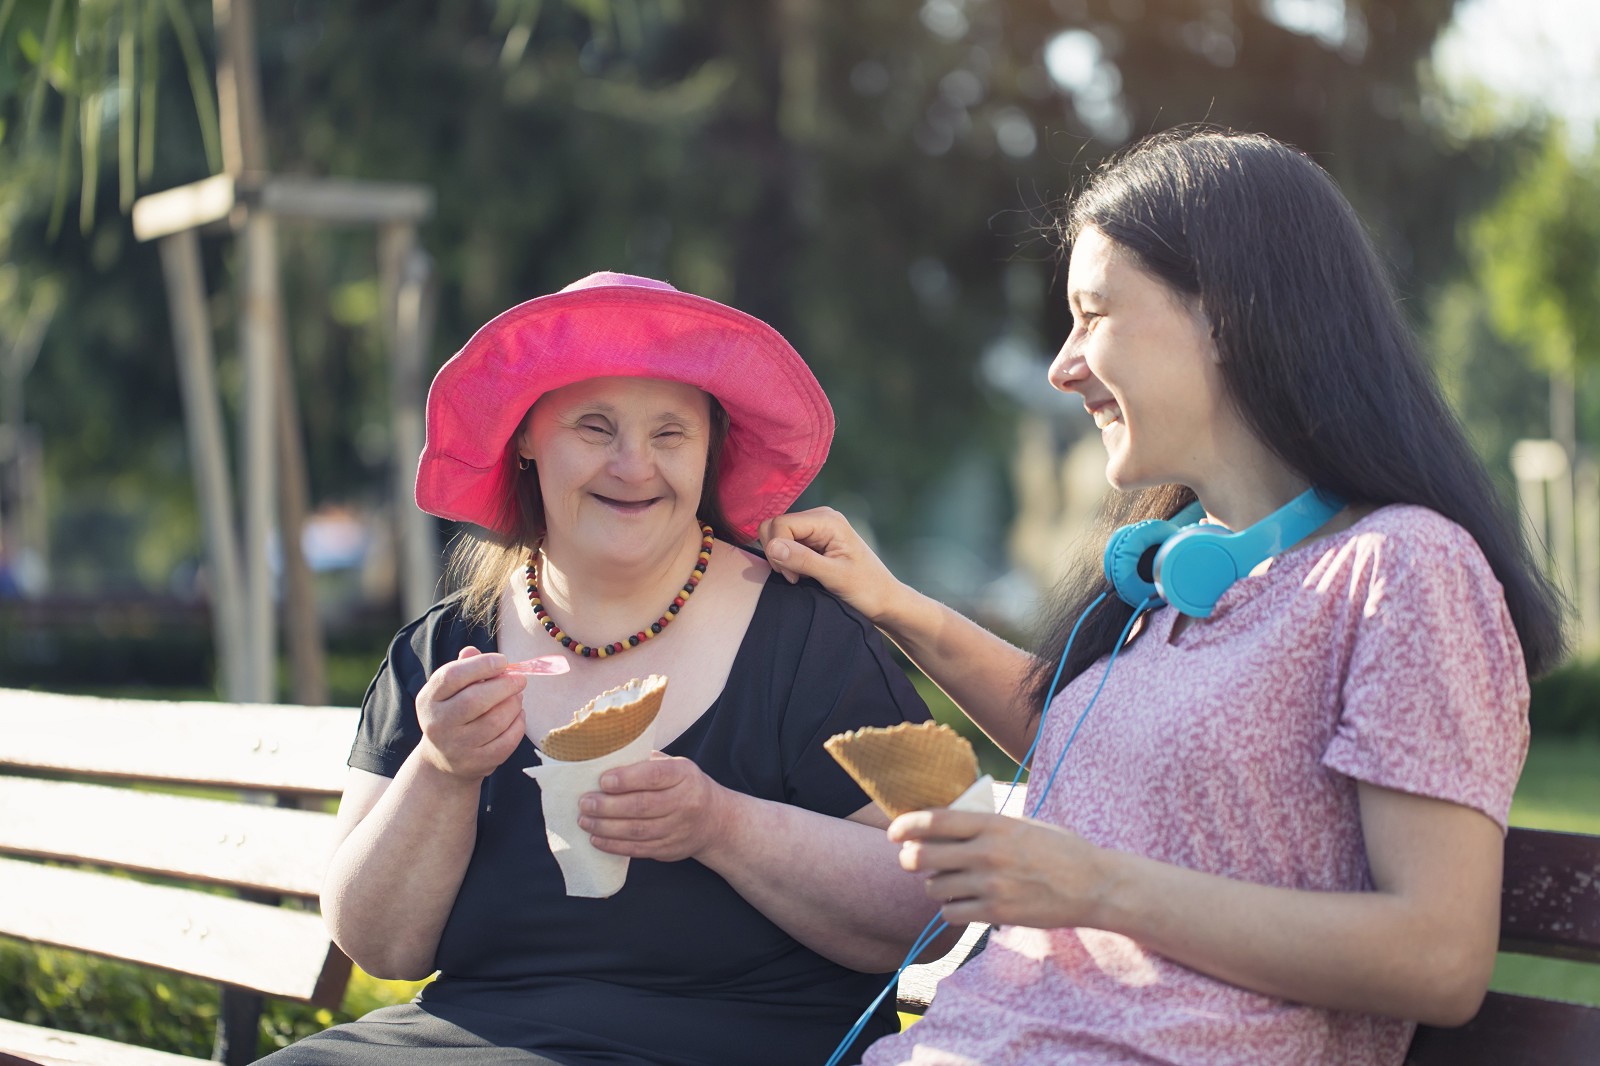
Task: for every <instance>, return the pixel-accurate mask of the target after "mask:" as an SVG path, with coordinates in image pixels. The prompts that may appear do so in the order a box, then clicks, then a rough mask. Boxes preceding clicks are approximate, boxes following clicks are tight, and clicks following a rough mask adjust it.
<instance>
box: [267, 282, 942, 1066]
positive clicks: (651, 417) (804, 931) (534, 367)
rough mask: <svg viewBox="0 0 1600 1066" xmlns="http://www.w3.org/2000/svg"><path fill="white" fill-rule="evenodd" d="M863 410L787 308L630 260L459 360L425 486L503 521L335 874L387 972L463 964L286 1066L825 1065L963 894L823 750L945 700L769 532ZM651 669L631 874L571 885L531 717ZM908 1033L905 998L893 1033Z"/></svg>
mask: <svg viewBox="0 0 1600 1066" xmlns="http://www.w3.org/2000/svg"><path fill="white" fill-rule="evenodd" d="M832 434H833V414H832V411H831V409H830V408H829V406H828V402H827V400H826V398H825V397H824V396H823V394H822V390H821V389H820V388H819V386H818V385H817V382H816V380H815V379H814V378H813V377H812V375H811V372H810V371H809V370H808V369H807V368H806V365H805V363H804V362H803V361H802V360H801V359H800V357H799V356H798V355H797V354H796V353H795V351H794V350H793V349H792V348H791V347H790V346H789V345H788V343H787V342H785V341H784V339H783V338H782V337H781V336H779V335H778V334H777V333H776V332H775V331H774V330H772V329H771V328H770V327H768V326H766V325H765V324H763V323H761V322H759V321H757V320H755V319H753V318H751V317H749V316H748V315H744V314H742V313H740V312H738V311H735V310H733V309H731V308H728V307H725V306H723V305H721V304H718V303H715V302H713V301H711V300H707V299H703V298H700V297H697V296H692V295H690V294H687V293H682V292H679V291H677V290H676V289H674V288H672V287H671V286H669V285H666V284H664V283H661V282H657V281H650V280H647V279H643V278H635V277H629V276H626V275H619V274H596V275H592V276H590V277H588V278H585V279H584V280H582V281H580V282H577V283H576V284H574V285H571V286H569V287H567V288H566V289H563V290H562V291H561V292H559V293H556V294H554V295H550V296H545V297H541V298H539V299H535V300H531V301H529V302H527V303H524V304H521V305H519V306H517V307H514V308H512V309H511V310H509V311H506V312H505V313H504V314H501V315H500V316H499V317H497V318H495V319H494V320H493V321H492V322H490V323H489V324H488V325H486V326H484V327H483V328H482V329H481V330H479V331H478V333H477V334H476V335H475V336H474V337H473V338H472V339H471V340H470V341H469V342H468V343H467V345H466V347H465V348H463V349H462V350H461V351H460V352H459V353H458V354H457V355H456V356H455V357H454V358H453V359H451V360H450V361H449V362H448V363H447V364H446V365H445V366H444V367H443V368H442V369H441V370H440V371H439V374H438V376H437V377H436V378H435V379H434V382H433V387H432V389H431V390H430V392H429V395H428V409H427V445H426V447H425V448H424V450H423V454H422V460H421V464H420V466H419V469H418V472H417V503H418V505H419V506H421V507H422V508H423V509H424V510H426V511H428V512H430V513H432V514H435V515H438V516H440V517H444V518H450V519H455V520H458V521H461V522H467V523H471V524H472V525H474V526H476V527H479V528H480V529H481V530H482V531H483V532H482V534H481V535H479V536H477V537H476V538H473V539H471V540H470V541H468V542H467V545H466V547H465V549H464V550H460V551H458V554H457V559H456V563H457V571H458V573H459V574H460V575H461V578H462V581H461V585H462V588H461V591H460V592H458V593H457V594H455V595H452V596H450V597H448V598H447V599H445V600H444V601H443V602H441V603H439V604H438V605H436V606H435V607H434V608H433V609H432V610H430V611H429V612H428V613H427V614H426V615H425V616H424V617H422V618H420V619H418V620H417V621H415V622H413V623H412V624H410V625H408V626H407V627H406V628H405V629H403V630H402V631H401V632H400V634H399V635H398V637H397V638H396V639H395V641H394V643H393V645H392V646H391V648H390V650H389V654H388V658H387V660H386V661H385V663H384V664H383V666H382V668H381V669H380V670H379V672H378V676H377V678H376V679H375V680H374V681H373V683H372V687H371V689H370V690H369V691H368V694H367V697H366V700H365V702H364V704H363V708H362V718H361V725H360V730H359V733H358V735H357V738H356V741H355V745H354V748H353V750H352V752H351V756H350V767H351V770H350V781H349V784H348V786H347V788H346V791H345V795H344V801H343V803H342V804H341V806H340V811H339V817H340V824H341V827H342V837H341V843H340V844H339V846H338V848H337V851H336V853H335V855H334V857H333V861H332V864H331V868H330V872H329V876H328V881H327V888H326V890H325V891H324V894H323V913H324V915H325V916H326V918H327V921H328V923H329V925H330V926H331V928H332V929H333V932H334V936H335V938H336V939H337V941H338V943H339V945H340V946H341V947H342V948H343V949H344V950H345V951H346V952H347V953H348V954H349V955H350V957H351V958H352V959H353V960H355V962H356V963H358V964H359V965H360V966H361V967H362V968H363V969H365V970H367V971H368V972H369V973H372V974H375V975H378V976H381V977H391V978H410V979H417V978H422V977H426V976H427V975H429V974H431V973H434V972H435V971H438V972H439V976H438V978H437V979H436V980H435V981H433V982H432V983H431V984H429V985H427V986H425V987H424V989H423V991H422V993H421V994H420V995H419V996H418V998H417V1000H416V1001H415V1002H414V1003H412V1004H409V1005H406V1006H401V1007H392V1008H387V1009H384V1010H380V1011H377V1012H375V1013H373V1014H371V1015H369V1016H367V1017H366V1018H364V1019H362V1020H360V1021H358V1022H354V1023H350V1024H348V1025H343V1026H338V1027H336V1028H334V1029H332V1030H329V1031H328V1032H326V1033H323V1034H320V1035H318V1036H316V1037H312V1038H310V1039H308V1040H305V1041H302V1042H300V1043H299V1044H296V1045H294V1046H292V1047H290V1048H287V1049H285V1050H284V1051H281V1052H278V1053H277V1054H275V1055H273V1056H271V1057H270V1060H269V1061H271V1062H273V1063H275V1064H278V1066H283V1064H290V1063H319V1064H320V1063H351V1064H358V1063H360V1064H364V1063H375V1064H376V1063H382V1064H384V1066H394V1064H401V1066H404V1064H407V1063H417V1064H424V1063H429V1064H431V1063H439V1062H448V1063H473V1064H477V1063H484V1064H487V1063H496V1064H498V1063H519V1064H530V1066H536V1064H544V1063H558V1064H563V1066H580V1064H591V1063H592V1064H599V1063H607V1064H620V1063H641V1064H642V1063H652V1064H685V1066H687V1064H691V1063H694V1064H729V1063H738V1062H749V1061H761V1062H766V1063H807V1064H810V1063H818V1062H821V1061H822V1060H823V1059H824V1058H826V1057H827V1054H828V1051H829V1049H830V1048H832V1047H833V1045H834V1044H835V1042H836V1041H837V1040H838V1039H839V1037H840V1035H841V1034H842V1033H844V1032H845V1031H846V1030H847V1029H848V1028H849V1027H850V1023H851V1022H852V1021H853V1020H854V1019H855V1017H856V1015H857V1014H858V1013H859V1012H860V1011H861V1010H862V1009H863V1008H864V1007H865V1006H866V1005H867V1004H868V1003H869V1002H870V1001H871V999H872V998H873V996H874V995H875V994H876V992H877V991H878V990H879V988H880V987H881V985H882V980H883V978H882V976H881V975H882V973H883V972H885V971H889V970H892V969H893V968H894V966H895V965H896V963H897V962H898V961H899V959H900V957H901V955H902V954H903V953H904V951H905V950H906V948H907V946H909V945H910V943H911V942H912V940H913V939H914V938H915V936H916V934H917V932H918V931H919V930H920V929H921V927H922V925H923V923H924V922H925V921H926V920H927V918H928V917H929V916H930V915H931V914H932V913H933V911H932V907H931V905H930V904H928V903H926V902H925V901H924V898H923V895H922V891H921V885H920V882H919V880H918V879H916V878H914V877H912V876H911V875H908V874H906V873H904V872H903V871H901V870H900V869H899V868H898V866H897V864H896V862H895V858H894V852H895V847H894V845H892V844H891V843H890V842H889V841H888V840H887V839H886V838H885V836H884V833H883V829H884V828H885V826H886V825H887V821H886V819H885V818H884V817H883V816H882V815H881V813H880V812H879V811H878V810H877V808H876V807H874V806H872V805H871V804H869V803H868V801H867V798H866V796H865V795H864V794H863V793H862V792H861V791H860V790H859V788H857V786H856V785H855V784H854V783H853V782H852V781H851V780H850V779H849V778H848V777H847V776H846V775H845V773H844V772H843V771H842V770H841V769H840V768H839V767H838V766H837V765H836V764H835V763H834V761H833V760H832V758H831V757H830V756H828V755H827V754H826V753H825V752H824V750H823V748H822V741H823V740H825V739H826V738H827V737H829V736H830V735H832V734H834V733H837V732H840V731H843V730H848V729H854V728H857V727H860V726H866V725H879V726H884V725H892V724H894V723H897V722H901V721H907V720H910V721H921V720H925V719H926V718H927V717H928V712H927V709H926V707H925V706H924V705H923V703H922V701H921V700H920V699H919V698H918V696H917V695H916V692H915V690H914V689H913V688H912V687H911V685H910V683H909V682H908V681H907V679H906V677H905V675H904V673H903V672H902V671H901V670H900V669H899V668H898V667H897V666H896V664H895V663H894V661H893V660H892V659H891V658H890V657H889V655H888V654H887V653H886V651H885V648H884V646H883V644H882V642H881V640H880V638H879V637H878V634H877V632H876V631H875V630H874V629H873V627H872V626H871V625H870V624H868V623H867V622H866V621H865V620H863V619H862V618H861V616H860V615H858V614H857V613H855V612H854V611H852V610H851V609H849V608H847V607H845V606H843V605H841V604H840V603H839V602H838V601H837V600H835V599H834V598H833V597H831V596H830V595H828V594H827V593H825V592H824V591H822V590H821V589H820V588H819V587H818V586H815V585H810V584H807V585H800V586H794V585H791V584H790V583H788V582H786V581H784V580H782V579H781V578H777V577H776V576H775V575H774V574H773V572H772V570H771V569H770V568H769V567H768V565H767V564H766V562H765V561H764V560H763V559H762V558H760V557H759V556H757V555H753V554H751V553H749V552H747V551H745V550H743V549H742V548H741V547H740V545H742V544H749V543H751V542H752V540H753V537H754V534H755V531H756V529H757V527H758V526H759V524H760V523H761V522H762V521H763V520H765V519H768V518H771V517H773V516H775V515H778V514H781V513H782V512H783V511H784V510H785V509H786V508H787V507H788V506H789V505H790V504H792V503H793V502H794V500H795V499H796V497H798V496H799V494H800V492H801V491H802V490H803V489H804V488H805V487H806V485H807V484H808V483H809V482H810V481H811V479H812V477H813V476H814V475H815V474H816V472H817V470H818V469H819V467H820V466H821V465H822V462H823V459H824V458H825V457H826V455H827V451H828V445H829V442H830V440H831V438H832ZM550 656H558V657H560V660H561V661H560V662H558V665H560V666H565V667H567V669H565V670H564V671H559V672H551V673H548V674H547V675H546V676H539V677H536V678H534V677H530V676H528V675H526V674H523V673H519V672H516V671H515V670H508V665H509V664H515V663H519V662H522V661H525V660H539V659H548V657H550ZM650 674H661V675H665V676H667V677H668V678H669V680H670V684H669V685H668V687H667V690H666V695H665V700H664V702H663V705H662V709H661V711H660V714H659V716H658V717H657V719H656V724H655V734H654V747H655V748H656V749H657V750H656V752H655V753H654V755H653V756H652V757H650V758H649V759H648V760H646V761H643V762H637V763H633V764H631V765H624V766H621V767H618V768H616V769H613V770H609V771H607V772H606V773H605V774H604V776H603V777H602V778H601V789H600V791H597V792H592V793H588V794H586V795H584V796H583V797H582V800H581V803H580V804H579V810H580V812H581V813H580V816H579V823H578V824H579V828H580V830H581V831H582V832H584V833H587V834H588V835H589V838H590V840H591V842H592V843H593V844H594V845H595V847H596V848H598V849H599V851H601V852H604V853H609V854H612V855H619V856H628V857H630V863H629V866H628V868H627V873H626V878H625V881H624V882H623V884H622V887H621V888H620V890H617V891H615V893H614V894H612V895H609V896H606V897H603V898H590V897H586V896H580V895H568V894H567V891H566V888H565V887H564V882H563V876H562V872H561V870H560V869H558V866H557V862H556V860H555V858H554V857H553V856H552V854H551V848H550V846H549V845H548V844H547V842H546V836H545V823H544V818H543V812H542V810H541V796H540V786H539V784H538V783H537V782H536V781H535V780H534V779H532V778H531V777H530V776H529V775H526V774H524V772H523V771H524V769H525V768H527V767H529V766H533V765H536V764H538V763H539V762H540V759H539V755H538V754H537V753H536V752H535V750H534V748H533V745H532V743H531V741H530V738H541V737H543V735H544V734H545V733H546V732H547V731H549V730H551V729H553V728H555V727H557V726H560V725H562V724H565V723H566V722H567V721H569V720H570V719H571V717H572V714H573V712H574V710H576V709H577V708H579V707H581V706H582V705H584V704H585V703H586V702H587V701H588V700H589V699H590V698H591V697H593V696H595V695H596V694H598V693H600V692H602V691H604V690H607V689H610V688H612V687H614V686H617V685H621V684H623V683H625V682H627V681H628V680H629V679H631V678H641V677H645V676H647V675H650ZM894 1027H895V1015H894V1013H893V1004H892V1002H891V1003H889V1004H888V1005H887V1007H886V1008H880V1009H879V1010H878V1012H877V1014H876V1015H875V1019H874V1022H873V1024H872V1026H870V1027H869V1030H868V1032H869V1035H871V1036H876V1035H881V1034H882V1033H885V1032H888V1031H890V1030H892V1029H893V1028H894ZM756 1048H759V1049H760V1050H759V1052H756V1051H754V1050H753V1049H756ZM752 1056H753V1057H752Z"/></svg>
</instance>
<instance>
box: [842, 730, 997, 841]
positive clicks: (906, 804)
mask: <svg viewBox="0 0 1600 1066" xmlns="http://www.w3.org/2000/svg"><path fill="white" fill-rule="evenodd" d="M822 746H823V747H824V748H825V749H827V752H828V754H829V755H832V756H833V757H834V759H836V760H837V761H838V763H839V765H840V766H843V767H844V768H845V770H846V771H847V772H848V773H849V774H850V776H851V777H853V778H855V781H856V784H858V785H860V786H861V788H862V790H863V791H864V792H866V794H867V795H868V796H870V797H871V798H872V801H873V802H874V803H876V804H877V805H878V806H879V807H882V808H883V810H884V813H885V814H887V815H888V816H889V817H890V818H898V817H900V815H902V814H905V813H906V812H907V811H922V810H928V809H930V808H934V807H946V806H949V804H950V803H951V801H953V800H955V799H956V798H957V797H959V796H960V795H961V794H962V793H963V792H965V791H967V789H969V788H970V787H971V786H972V784H973V782H975V781H976V780H977V779H978V757H977V755H976V754H974V753H973V750H972V745H971V744H969V743H968V742H967V739H966V738H965V737H963V736H962V735H961V734H959V733H957V732H956V731H955V730H954V729H951V728H950V727H949V726H946V725H940V724H938V723H936V722H923V723H921V724H919V725H912V724H911V723H910V722H901V723H900V724H899V725H894V726H890V727H889V728H887V729H880V728H877V727H867V728H864V729H855V730H851V731H850V732H848V733H838V734H835V735H834V736H831V737H829V738H828V739H827V740H826V741H824V742H823V745H822Z"/></svg>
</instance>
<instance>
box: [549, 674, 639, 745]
mask: <svg viewBox="0 0 1600 1066" xmlns="http://www.w3.org/2000/svg"><path fill="white" fill-rule="evenodd" d="M666 691H667V679H666V678H665V677H662V676H661V675H660V674H651V675H650V676H649V677H645V678H637V677H636V678H634V679H633V680H632V681H629V682H628V683H627V684H626V685H618V686H617V687H616V688H613V689H607V690H606V691H604V692H602V693H600V695H598V696H596V697H595V698H594V699H592V700H590V701H589V702H588V703H586V704H584V705H583V706H582V707H580V708H578V713H577V714H575V715H573V716H572V721H571V722H569V723H567V724H566V725H564V726H561V727H560V728H558V729H552V730H550V732H548V733H546V734H545V735H544V739H543V740H541V741H540V742H539V743H538V744H537V745H536V747H537V748H538V749H539V750H540V751H541V752H543V753H544V754H546V755H548V756H550V757H551V758H553V759H560V760H561V761H562V762H583V761H585V760H587V759H598V758H599V757H600V756H602V755H610V754H611V753H612V752H614V751H619V750H621V749H622V748H625V747H627V745H628V744H629V743H630V742H632V741H633V740H635V739H636V738H637V737H639V736H640V735H641V734H643V733H644V731H645V730H646V729H648V728H650V724H651V723H652V722H654V721H655V720H656V715H657V714H659V713H660V712H661V698H662V697H663V696H664V695H666Z"/></svg>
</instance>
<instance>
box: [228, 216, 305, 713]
mask: <svg viewBox="0 0 1600 1066" xmlns="http://www.w3.org/2000/svg"><path fill="white" fill-rule="evenodd" d="M239 247H240V252H241V259H242V260H243V264H242V265H243V270H242V271H241V275H242V280H243V284H242V286H241V294H240V295H241V299H240V301H239V319H240V322H239V325H240V330H239V351H240V354H241V355H242V356H243V359H244V413H243V418H242V419H241V425H240V429H241V432H242V436H243V440H244V444H243V447H242V449H241V451H242V453H243V457H244V477H243V482H244V545H245V567H244V574H245V612H246V617H245V632H246V634H247V639H248V641H249V663H250V666H249V673H248V675H247V676H248V681H249V684H248V687H247V692H248V693H249V695H248V699H249V700H251V701H252V702H256V703H275V702H277V658H278V657H277V647H278V639H277V638H278V634H277V626H276V624H275V622H274V618H275V616H276V611H275V610H274V606H275V604H274V596H273V582H272V573H271V570H270V568H269V567H268V551H269V545H270V537H271V533H272V529H273V525H274V521H273V519H274V517H275V508H274V503H275V500H276V495H277V494H276V491H275V486H276V484H277V471H276V465H277V464H276V463H275V462H274V459H275V453H276V445H277V440H276V430H277V425H278V422H277V417H276V416H277V411H276V405H277V402H278V400H277V392H278V389H277V383H278V370H277V367H276V366H274V365H273V364H274V363H275V362H276V354H277V353H276V349H275V345H274V344H273V336H272V334H273V316H274V314H275V313H276V308H277V306H278V303H277V301H278V291H277V290H278V276H277V262H278V254H277V232H276V229H275V223H274V222H273V220H272V218H271V216H269V215H267V214H266V213H264V212H261V211H251V212H250V213H249V215H248V217H247V218H246V220H245V225H244V232H243V233H242V234H241V235H240V242H239ZM290 535H294V536H298V531H294V532H292V533H291V532H290V531H284V535H282V536H280V537H279V540H280V541H285V540H287V539H288V537H289V536H290Z"/></svg>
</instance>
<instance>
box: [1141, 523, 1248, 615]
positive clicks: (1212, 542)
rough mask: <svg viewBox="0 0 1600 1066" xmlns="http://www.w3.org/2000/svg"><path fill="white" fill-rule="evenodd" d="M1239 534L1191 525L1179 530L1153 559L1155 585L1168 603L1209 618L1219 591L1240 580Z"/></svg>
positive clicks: (1221, 591)
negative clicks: (1237, 553)
mask: <svg viewBox="0 0 1600 1066" xmlns="http://www.w3.org/2000/svg"><path fill="white" fill-rule="evenodd" d="M1237 541H1238V534H1235V533H1230V532H1228V531H1227V530H1226V529H1221V528H1216V529H1212V528H1207V527H1204V526H1194V527H1191V528H1189V529H1184V530H1180V531H1179V532H1178V533H1177V534H1176V535H1174V536H1173V537H1172V538H1171V539H1169V540H1168V541H1167V542H1166V543H1165V544H1163V545H1162V546H1161V550H1160V551H1158V552H1157V553H1156V558H1155V585H1156V589H1157V592H1158V595H1160V596H1161V598H1162V599H1164V600H1166V601H1167V603H1168V604H1169V605H1171V606H1172V607H1174V608H1176V609H1177V610H1179V611H1182V612H1183V613H1184V614H1187V615H1190V616H1192V617H1195V618H1209V617H1210V616H1211V609H1212V608H1213V607H1215V606H1216V605H1217V601H1218V600H1220V599H1221V598H1222V594H1223V593H1224V592H1227V591H1228V587H1229V586H1230V585H1232V584H1233V583H1234V582H1235V581H1237V580H1238V579H1239V563H1240V560H1239V558H1238V557H1237V555H1236V551H1237Z"/></svg>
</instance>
